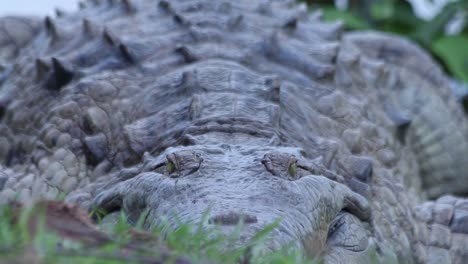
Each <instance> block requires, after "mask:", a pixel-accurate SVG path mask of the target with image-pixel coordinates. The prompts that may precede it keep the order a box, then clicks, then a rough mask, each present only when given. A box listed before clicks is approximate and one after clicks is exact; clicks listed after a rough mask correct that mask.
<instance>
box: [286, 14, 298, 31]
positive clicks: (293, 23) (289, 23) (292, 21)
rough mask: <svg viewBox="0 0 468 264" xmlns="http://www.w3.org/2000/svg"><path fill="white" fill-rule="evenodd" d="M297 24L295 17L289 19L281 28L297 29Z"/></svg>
mask: <svg viewBox="0 0 468 264" xmlns="http://www.w3.org/2000/svg"><path fill="white" fill-rule="evenodd" d="M298 22H299V21H298V19H297V17H293V18H290V19H288V20H287V21H286V22H285V23H284V24H283V28H284V29H288V30H294V29H296V28H297V24H298Z"/></svg>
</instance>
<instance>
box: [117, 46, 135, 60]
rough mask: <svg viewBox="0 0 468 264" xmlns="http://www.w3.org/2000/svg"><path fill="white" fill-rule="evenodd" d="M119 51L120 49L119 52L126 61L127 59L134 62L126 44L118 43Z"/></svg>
mask: <svg viewBox="0 0 468 264" xmlns="http://www.w3.org/2000/svg"><path fill="white" fill-rule="evenodd" d="M119 51H120V54H122V56H123V57H124V59H125V60H126V61H128V62H129V63H135V58H134V56H133V55H132V54H131V52H130V50H129V48H128V46H127V45H125V44H123V43H120V44H119Z"/></svg>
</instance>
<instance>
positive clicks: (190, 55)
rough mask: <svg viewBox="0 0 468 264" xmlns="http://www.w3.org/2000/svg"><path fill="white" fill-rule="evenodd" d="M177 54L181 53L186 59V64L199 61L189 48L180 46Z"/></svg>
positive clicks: (176, 50)
mask: <svg viewBox="0 0 468 264" xmlns="http://www.w3.org/2000/svg"><path fill="white" fill-rule="evenodd" d="M175 52H177V53H179V54H180V55H182V56H183V57H184V60H185V62H187V63H192V62H194V61H196V60H197V58H196V57H195V55H194V54H193V52H192V51H190V49H189V48H188V47H187V46H179V47H177V48H176V49H175Z"/></svg>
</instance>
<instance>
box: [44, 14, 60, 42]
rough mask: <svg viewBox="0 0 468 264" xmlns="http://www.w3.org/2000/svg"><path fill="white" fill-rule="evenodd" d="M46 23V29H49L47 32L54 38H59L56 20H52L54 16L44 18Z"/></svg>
mask: <svg viewBox="0 0 468 264" xmlns="http://www.w3.org/2000/svg"><path fill="white" fill-rule="evenodd" d="M44 24H45V27H46V30H47V34H48V35H49V36H50V37H51V38H52V39H53V40H55V39H57V38H58V31H57V26H56V25H55V23H54V21H53V20H52V18H50V17H49V16H47V17H46V18H45V20H44Z"/></svg>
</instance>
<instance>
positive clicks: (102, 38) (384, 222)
mask: <svg viewBox="0 0 468 264" xmlns="http://www.w3.org/2000/svg"><path fill="white" fill-rule="evenodd" d="M96 2H97V3H96ZM8 19H10V21H11V19H20V20H21V19H22V18H4V19H3V20H1V21H0V22H1V25H2V30H3V31H1V32H0V37H1V38H0V51H1V52H0V54H1V56H2V57H1V58H2V59H3V64H4V65H5V66H4V70H3V73H2V79H1V86H0V113H1V118H2V119H1V122H0V133H1V137H0V162H1V163H0V164H3V165H0V174H1V175H0V201H1V202H7V201H8V200H10V199H13V198H15V197H17V198H18V199H20V200H22V201H25V202H29V201H34V200H37V199H41V198H51V197H55V196H56V195H57V194H58V193H60V192H66V193H70V194H69V195H68V196H67V198H66V199H67V201H70V202H75V203H78V204H80V205H82V206H83V207H84V208H88V209H93V208H95V207H102V208H104V209H105V210H106V211H108V212H109V213H111V212H113V211H116V210H117V211H118V210H123V211H124V212H125V213H126V214H127V215H128V216H129V221H130V222H132V221H135V220H136V219H137V218H138V217H140V215H141V213H142V212H144V211H146V210H147V211H148V214H147V215H146V216H145V223H144V224H145V226H146V227H147V228H152V227H153V226H154V225H157V224H158V223H160V222H161V220H162V219H166V220H169V222H170V223H172V224H173V225H174V227H177V223H176V217H178V218H179V219H180V220H182V221H183V222H197V221H200V220H201V216H202V214H203V213H204V212H205V211H206V210H207V209H209V210H210V215H209V217H208V219H207V221H206V223H205V224H206V226H211V225H214V224H217V225H219V226H220V227H221V228H222V230H223V231H224V232H226V233H229V232H230V231H232V230H233V227H234V225H235V224H236V223H237V222H238V221H239V220H240V219H243V221H244V222H245V228H244V230H243V232H242V234H241V238H240V239H239V243H243V242H244V241H245V240H246V239H248V238H249V237H251V236H252V235H253V234H254V233H255V232H256V231H257V230H259V229H261V228H262V227H263V226H265V224H268V223H271V222H273V221H275V220H277V219H281V222H280V224H279V227H278V228H277V229H275V230H274V232H273V233H272V242H271V243H270V244H269V248H270V249H275V248H278V247H280V246H282V245H285V244H290V243H292V244H293V245H295V246H297V247H299V248H303V249H305V252H306V253H307V254H311V255H317V254H321V255H322V256H323V257H324V259H325V261H326V262H327V263H366V262H369V261H370V257H369V256H370V255H371V253H372V252H375V253H377V256H378V258H379V259H380V260H382V261H383V260H389V259H390V260H392V259H393V260H394V261H398V262H401V263H432V262H434V263H450V262H452V263H464V261H466V260H467V259H468V253H467V252H468V237H467V236H466V234H467V233H468V201H467V200H465V199H462V198H455V197H454V196H442V195H443V194H448V193H453V194H460V195H463V194H466V193H467V192H466V190H467V188H468V173H466V171H467V166H468V160H467V159H468V155H467V144H468V143H467V142H468V141H467V135H468V132H467V131H468V128H467V122H466V120H465V117H464V115H463V113H462V110H461V108H460V106H459V105H458V104H457V102H456V100H455V99H454V98H453V96H452V95H451V94H450V89H449V86H450V82H449V80H448V79H447V78H446V77H445V76H444V74H443V73H442V72H441V71H440V69H439V68H438V66H437V65H435V64H434V62H433V61H432V59H431V58H430V57H429V56H428V55H427V54H426V53H424V52H423V51H422V50H421V49H420V48H418V47H416V46H415V45H414V44H412V43H409V42H408V41H406V40H403V39H401V38H398V37H395V36H388V35H384V34H381V33H375V32H371V33H350V34H348V33H342V29H341V24H340V23H335V24H326V23H324V22H321V18H320V14H319V13H317V12H316V13H308V12H307V10H306V7H305V6H304V5H295V4H294V3H290V2H283V1H272V2H268V1H262V2H255V1H240V2H237V1H235V2H234V1H232V2H225V1H208V0H207V1H171V2H170V3H169V2H166V1H160V2H157V3H156V2H153V1H143V0H141V1H136V0H135V1H133V2H131V3H130V2H129V1H122V2H118V1H103V2H102V3H101V2H100V1H93V2H92V3H91V2H90V3H88V4H82V10H81V11H79V12H77V13H74V14H66V15H61V17H58V18H56V19H51V18H47V19H46V20H45V21H44V22H43V23H37V22H35V21H34V20H24V19H23V20H21V21H28V23H26V24H25V23H14V24H13V25H8V24H7V22H6V21H8ZM26 25H28V26H26ZM7 32H22V34H17V35H14V34H13V35H11V34H10V35H8V34H7ZM5 39H10V42H8V41H5ZM11 50H14V51H15V52H13V53H12V52H11ZM437 197H441V198H438V199H437V200H435V201H431V202H424V201H425V200H427V198H437Z"/></svg>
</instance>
